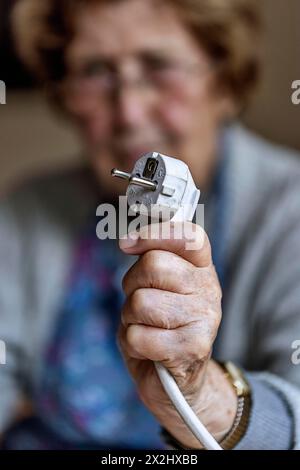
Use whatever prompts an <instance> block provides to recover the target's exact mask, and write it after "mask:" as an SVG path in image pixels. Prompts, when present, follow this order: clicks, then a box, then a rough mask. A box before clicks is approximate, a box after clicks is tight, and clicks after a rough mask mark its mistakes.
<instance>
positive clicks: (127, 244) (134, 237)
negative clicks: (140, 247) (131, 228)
mask: <svg viewBox="0 0 300 470" xmlns="http://www.w3.org/2000/svg"><path fill="white" fill-rule="evenodd" d="M138 239H139V234H138V232H131V233H129V234H128V235H125V236H124V237H121V238H120V240H119V246H120V248H121V250H127V249H129V248H133V247H134V246H135V245H136V244H137V242H138Z"/></svg>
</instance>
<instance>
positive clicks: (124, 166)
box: [64, 0, 228, 194]
mask: <svg viewBox="0 0 300 470" xmlns="http://www.w3.org/2000/svg"><path fill="white" fill-rule="evenodd" d="M76 28H77V29H76V31H77V34H76V36H75V38H74V40H73V42H72V44H71V45H70V47H69V48H68V51H67V54H66V61H67V67H68V71H69V72H68V76H67V78H66V82H65V92H64V101H65V106H66V108H67V110H68V111H69V112H70V113H71V115H72V116H73V117H74V118H75V120H76V122H77V124H78V126H79V129H80V132H81V134H82V136H83V139H84V142H85V145H86V148H87V153H88V155H89V158H90V159H91V163H92V165H93V167H94V169H95V171H96V173H97V176H98V179H99V182H100V183H101V186H102V188H103V189H104V190H105V192H107V193H110V194H113V193H114V192H116V193H118V192H120V188H118V187H117V186H118V185H117V184H116V183H115V181H114V182H112V181H111V177H110V170H111V169H112V168H114V167H117V168H119V169H121V170H124V171H129V172H130V171H131V170H132V168H133V165H134V163H135V161H136V160H137V159H138V158H139V156H140V155H141V154H143V153H145V152H150V151H159V152H161V153H165V154H168V155H170V156H175V157H177V158H180V159H182V160H184V161H185V162H186V163H187V164H188V165H189V166H190V169H191V171H192V173H193V175H194V178H195V180H196V181H197V183H198V184H200V185H202V186H203V185H205V184H206V183H207V180H208V178H209V175H210V174H211V172H212V168H213V165H214V156H215V145H216V139H217V130H218V127H219V124H220V122H221V120H222V119H223V117H224V114H226V112H227V107H228V100H227V99H226V97H225V96H221V94H217V93H216V87H213V81H214V69H213V66H212V63H211V61H210V59H209V57H207V55H206V54H205V53H204V51H203V50H202V49H201V47H200V46H199V44H198V42H197V41H196V40H195V39H194V38H193V36H192V35H191V34H190V33H189V31H188V30H187V28H186V26H185V24H184V23H183V21H182V20H181V19H180V16H179V15H178V12H177V11H176V10H175V9H174V8H173V7H172V6H170V5H168V2H166V1H163V2H159V1H155V0H127V1H123V2H112V3H106V2H104V3H103V4H101V2H99V5H94V6H92V7H89V8H87V7H85V8H84V9H83V10H82V12H80V15H78V16H77V20H76Z"/></svg>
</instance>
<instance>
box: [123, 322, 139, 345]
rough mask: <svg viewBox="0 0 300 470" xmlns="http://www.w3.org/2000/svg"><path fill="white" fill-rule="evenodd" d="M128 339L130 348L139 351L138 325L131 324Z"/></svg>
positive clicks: (127, 333) (127, 332) (127, 334)
mask: <svg viewBox="0 0 300 470" xmlns="http://www.w3.org/2000/svg"><path fill="white" fill-rule="evenodd" d="M126 341H127V344H128V346H129V347H130V348H132V349H134V350H135V351H137V352H138V351H139V344H140V341H139V330H138V327H136V325H130V326H129V327H128V328H127V331H126Z"/></svg>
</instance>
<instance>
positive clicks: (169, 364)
mask: <svg viewBox="0 0 300 470" xmlns="http://www.w3.org/2000/svg"><path fill="white" fill-rule="evenodd" d="M161 226H162V224H160V225H158V226H157V227H158V228H159V229H161ZM175 227H176V224H173V229H174V230H175ZM177 228H178V226H177ZM187 228H188V230H187ZM148 230H149V227H143V228H142V229H141V231H140V232H139V238H138V239H131V238H129V239H127V240H120V248H121V249H122V250H123V251H124V252H125V253H128V254H135V255H140V258H139V260H138V261H137V262H136V263H135V264H134V265H133V266H132V267H131V269H130V270H129V271H128V272H127V274H126V275H125V277H124V279H123V289H124V291H125V294H126V297H127V299H126V302H125V305H124V307H123V310H122V322H121V326H120V331H119V344H120V348H121V351H122V354H123V356H124V359H125V361H126V364H127V367H128V369H129V371H130V373H131V375H132V376H133V378H134V380H135V382H136V384H137V388H138V391H139V394H140V397H141V399H142V401H143V402H144V403H145V405H146V406H147V407H148V408H149V410H150V411H151V412H152V413H153V414H154V415H155V416H156V417H157V419H158V420H159V421H160V423H161V424H162V426H164V427H165V428H166V429H168V430H169V432H171V433H172V434H173V436H174V437H175V438H177V440H179V441H180V442H181V443H182V444H183V445H185V446H187V447H191V448H196V447H201V446H200V445H199V443H198V441H197V440H196V439H195V438H194V437H193V436H192V434H191V433H190V431H189V430H188V429H187V428H186V426H185V424H184V423H183V421H182V419H181V418H180V417H179V415H178V414H177V412H176V410H175V409H174V407H173V405H172V404H171V402H170V400H169V398H168V396H167V395H166V393H165V391H164V390H163V388H162V385H161V383H160V381H159V378H158V376H157V373H156V371H155V368H154V364H153V362H152V361H159V362H161V363H162V364H163V365H164V366H165V367H166V368H167V369H168V370H169V371H170V373H171V374H172V375H173V377H174V378H175V380H176V382H177V384H178V386H179V388H180V390H181V391H182V393H183V394H184V396H185V398H186V399H187V401H188V402H189V404H190V405H191V406H192V408H193V409H194V411H195V412H196V414H197V415H198V416H199V417H200V418H201V419H202V421H203V423H204V424H205V425H206V426H207V427H208V429H209V430H210V431H211V432H212V433H213V434H214V435H215V437H216V438H219V439H222V438H223V437H224V435H225V434H226V433H227V432H228V431H229V430H230V428H231V425H232V423H233V419H234V416H235V411H236V398H235V395H234V393H233V390H232V388H231V387H230V386H229V383H228V382H227V380H226V379H225V377H224V374H223V372H222V369H221V368H220V367H219V366H218V365H217V364H216V363H215V362H214V361H212V360H211V359H210V358H211V351H212V346H213V343H214V340H215V338H216V335H217V332H218V328H219V325H220V320H221V288H220V285H219V281H218V277H217V275H216V272H215V268H214V265H213V263H212V257H211V248H210V243H209V240H208V237H207V235H206V234H205V232H204V231H203V230H202V229H201V228H200V227H199V226H196V225H193V224H192V223H190V224H187V223H185V236H184V237H183V238H181V239H175V238H174V236H173V237H171V238H169V239H163V238H162V237H160V238H156V239H153V238H152V239H149V238H146V237H145V233H147V232H148ZM191 240H192V241H193V248H194V249H192V250H191V249H187V246H190V245H187V243H191ZM220 394H221V395H220ZM220 401H221V403H220Z"/></svg>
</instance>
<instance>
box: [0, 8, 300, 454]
mask: <svg viewBox="0 0 300 470" xmlns="http://www.w3.org/2000/svg"><path fill="white" fill-rule="evenodd" d="M14 30H15V36H16V43H17V45H18V48H19V51H20V54H21V56H22V57H23V59H24V60H25V62H26V63H27V64H28V65H29V66H30V67H31V68H32V69H33V70H35V71H36V73H37V74H38V76H39V77H40V79H41V80H42V81H43V82H44V83H46V84H47V90H48V93H49V94H50V97H51V99H52V100H53V101H54V102H55V103H56V105H58V106H59V108H60V109H61V110H62V111H63V112H64V114H65V115H66V116H68V117H69V118H70V119H71V120H72V121H73V123H74V125H75V126H76V127H77V129H78V132H79V133H80V135H81V137H82V141H83V143H84V153H85V155H86V157H87V160H88V164H86V163H85V164H84V165H83V166H82V168H81V169H79V170H73V171H68V172H64V173H63V172H62V173H60V174H58V175H52V176H49V177H46V178H42V179H39V180H37V181H34V182H32V183H31V184H29V185H26V186H25V187H24V188H22V189H21V190H18V191H17V192H16V193H14V194H12V195H10V196H9V197H7V198H6V199H5V200H4V201H2V204H1V213H0V217H1V225H0V230H1V231H0V236H1V242H0V251H1V255H0V258H1V283H0V319H1V322H0V337H1V339H2V340H4V341H5V343H6V345H7V365H6V366H4V367H1V375H0V389H1V394H0V429H1V432H2V434H3V440H2V442H3V447H4V448H6V449H70V448H73V449H74V448H75V449H83V448H89V449H91V448H94V449H101V448H102V449H107V448H109V449H117V448H132V449H139V448H147V449H150V448H152V449H162V448H166V447H167V445H169V444H170V443H171V444H172V445H173V446H175V447H179V448H180V447H182V448H188V449H200V448H202V445H201V443H200V442H198V441H197V439H196V438H195V437H194V436H193V435H192V433H191V432H190V431H189V430H188V429H187V427H186V425H185V424H184V422H183V421H182V420H181V418H180V416H179V415H178V414H177V413H176V412H175V410H174V408H173V406H172V405H171V403H170V401H169V399H168V398H167V396H166V395H165V393H164V391H163V389H162V387H161V385H160V382H159V380H158V377H157V375H156V373H155V369H154V366H153V362H152V361H161V362H162V364H164V365H165V366H166V367H167V368H168V369H169V370H170V372H171V373H172V375H173V376H174V377H175V379H176V381H177V383H178V385H179V387H180V389H181V391H182V393H183V394H184V395H185V397H186V398H187V400H188V402H189V404H190V405H191V406H192V408H193V409H194V411H195V412H196V414H197V415H198V416H199V418H200V419H201V420H202V422H203V423H204V425H205V426H206V427H207V429H208V430H209V432H210V433H211V434H212V435H213V436H214V437H215V438H216V439H217V440H218V442H219V443H220V444H221V446H222V447H223V448H224V449H293V448H297V447H299V446H300V438H299V436H300V434H299V432H300V415H299V410H300V391H299V385H300V373H299V368H298V367H297V365H296V363H295V361H293V360H292V359H293V352H295V351H294V350H293V349H292V348H293V345H294V344H297V343H295V340H297V339H298V338H299V335H300V315H299V312H300V295H299V292H300V263H299V259H298V257H299V248H300V208H299V197H300V188H299V182H300V165H299V163H298V160H297V158H295V157H296V156H297V155H293V154H292V153H291V152H288V151H286V150H283V149H280V148H277V147H274V146H271V145H270V144H268V143H266V142H265V141H263V140H262V139H260V138H258V137H255V136H254V135H252V134H251V133H249V132H248V131H246V130H245V129H243V128H242V127H241V126H240V125H238V124H237V123H236V122H235V118H236V116H237V115H238V113H239V112H240V111H241V109H242V108H243V107H244V106H245V104H246V103H247V101H248V99H249V98H250V95H251V93H252V91H253V89H254V86H255V84H256V82H257V78H258V72H259V42H258V33H259V18H258V14H257V11H256V7H255V4H254V3H253V2H252V1H250V0H198V1H194V0H168V1H166V0H164V1H160V0H118V1H112V0H82V1H79V0H78V1H69V0H44V1H43V2H41V1H40V0H21V1H20V2H19V3H18V4H17V8H16V10H15V12H14ZM152 150H158V151H160V152H162V153H165V154H167V155H173V156H177V157H178V158H180V159H182V160H184V161H185V162H186V163H187V164H188V166H189V168H190V170H191V173H192V174H193V177H194V179H195V182H196V184H197V186H198V187H200V188H201V190H202V196H201V197H202V202H203V203H205V210H206V225H205V228H206V232H207V235H206V238H205V243H204V244H203V245H202V246H201V247H200V248H199V250H194V251H187V250H185V248H184V243H183V242H184V240H181V241H179V242H178V241H174V240H172V239H170V240H163V239H160V240H143V239H137V240H133V239H128V240H122V241H121V242H120V247H119V246H118V242H117V241H116V240H106V241H100V240H98V239H97V237H96V218H95V212H96V207H97V206H98V205H99V204H100V203H101V202H112V203H114V204H116V201H117V197H118V195H119V194H122V193H123V192H124V189H125V188H124V186H121V185H120V186H118V185H117V184H112V182H111V178H110V170H111V169H112V168H113V167H119V168H121V169H124V170H127V171H130V170H131V169H132V167H133V165H134V163H135V161H136V160H137V159H138V158H139V156H140V155H141V154H143V153H145V152H148V151H152ZM197 233H199V232H197V231H196V234H197ZM119 248H120V249H119ZM129 255H140V256H139V258H137V257H135V258H134V257H132V256H129ZM133 261H135V264H133ZM124 275H125V277H124V279H123V289H124V293H123V291H122V282H121V281H122V278H123V276H124ZM221 293H222V301H221ZM221 317H222V321H221ZM117 338H118V342H117ZM227 360H230V361H231V362H232V364H231V369H230V370H231V371H232V369H233V373H234V375H237V376H238V378H239V384H240V386H239V387H236V382H235V381H234V380H233V378H232V374H230V373H228V370H229V369H228V366H226V365H225V364H224V361H227ZM293 362H294V363H295V364H294V363H293ZM126 366H127V367H126ZM237 366H239V368H238V367H237ZM128 371H129V372H128ZM237 389H238V390H237ZM24 398H26V399H27V400H29V401H30V403H31V405H32V412H31V413H30V415H28V416H26V417H24V416H23V418H22V419H20V416H18V410H19V407H20V403H21V402H22V400H23V399H24ZM16 418H18V419H16Z"/></svg>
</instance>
